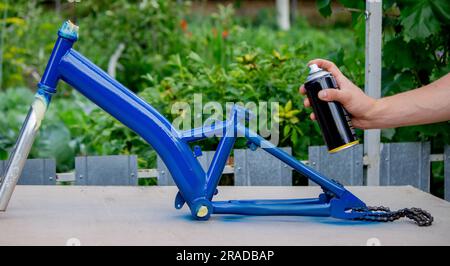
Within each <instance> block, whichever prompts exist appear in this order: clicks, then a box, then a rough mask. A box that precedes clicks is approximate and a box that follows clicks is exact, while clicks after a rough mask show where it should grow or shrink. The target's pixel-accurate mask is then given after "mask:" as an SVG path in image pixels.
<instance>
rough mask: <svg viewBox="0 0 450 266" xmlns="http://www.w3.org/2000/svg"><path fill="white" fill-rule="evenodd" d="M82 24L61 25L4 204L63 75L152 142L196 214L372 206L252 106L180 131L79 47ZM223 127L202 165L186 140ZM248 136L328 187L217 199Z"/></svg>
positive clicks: (344, 211)
mask: <svg viewBox="0 0 450 266" xmlns="http://www.w3.org/2000/svg"><path fill="white" fill-rule="evenodd" d="M77 39H78V27H77V26H75V25H74V24H72V23H71V22H70V21H67V22H65V23H64V24H63V26H62V27H61V29H60V30H59V32H58V38H57V40H56V43H55V46H54V48H53V51H52V55H51V57H50V59H49V62H48V64H47V67H46V69H45V72H44V75H43V77H42V80H41V81H40V83H39V85H38V88H39V90H38V92H37V94H36V100H35V102H34V103H33V106H32V108H31V109H30V113H29V115H28V117H27V119H26V121H25V123H24V125H23V127H22V131H21V134H20V135H19V138H18V140H17V143H16V146H15V152H13V153H12V155H11V157H10V160H9V163H8V165H7V169H6V171H5V173H6V174H5V176H4V178H3V179H2V183H1V187H0V207H1V210H5V209H6V206H7V204H8V202H9V199H10V197H11V195H12V192H13V190H14V186H15V184H16V183H17V180H18V178H19V176H20V173H21V171H22V169H23V166H24V163H25V160H26V158H27V156H28V153H29V151H30V148H31V145H32V143H33V140H34V137H35V134H36V132H37V130H38V128H39V124H40V121H41V120H42V119H43V117H44V114H45V110H46V108H47V106H48V104H49V103H50V100H51V96H52V95H53V94H54V93H55V92H56V87H57V83H58V82H59V80H62V81H65V82H66V83H68V84H69V85H71V86H72V87H73V88H75V89H76V90H78V91H79V92H80V93H81V94H83V95H84V96H85V97H87V98H88V99H89V100H91V101H92V102H94V103H95V104H97V105H98V106H99V107H100V108H102V109H103V110H104V111H106V112H107V113H109V114H110V115H112V116H113V117H115V118H116V119H118V120H119V121H120V122H121V123H123V124H124V125H125V126H127V127H129V128H130V129H132V130H133V131H134V132H135V133H137V134H138V135H140V136H141V137H142V138H143V139H144V140H145V141H147V142H148V143H149V144H150V145H151V146H152V147H153V148H154V149H155V151H156V152H157V153H158V155H159V156H160V157H161V159H162V160H163V161H164V163H165V164H166V166H167V168H168V169H169V171H170V173H171V175H172V177H173V179H174V181H175V184H176V185H177V187H178V189H179V192H178V193H177V196H176V198H175V208H177V209H180V208H182V207H183V205H184V204H185V203H186V204H187V205H188V206H189V208H190V210H191V213H192V215H193V216H194V217H195V218H196V219H199V220H207V219H208V218H209V217H210V215H211V214H214V213H216V214H242V215H310V216H324V217H326V216H331V217H335V218H341V219H355V218H359V217H363V216H364V215H367V214H368V212H363V211H358V212H356V211H352V209H359V210H361V209H364V208H366V205H365V203H364V202H363V201H361V200H360V199H358V198H357V197H356V196H355V195H353V194H352V193H351V192H350V191H348V190H346V189H345V188H344V187H343V186H342V185H340V184H338V183H336V182H334V181H332V180H330V179H328V178H327V177H325V176H323V175H321V174H320V173H318V172H317V171H315V170H313V169H312V168H310V167H308V166H306V165H304V164H302V163H301V162H299V161H298V160H297V159H295V158H294V157H292V156H291V155H289V154H287V153H286V152H284V151H283V150H281V149H279V148H277V147H275V146H274V145H273V144H272V143H270V142H269V141H267V140H265V139H264V138H263V137H261V136H259V135H257V134H256V133H255V132H252V131H251V130H250V129H248V128H246V127H245V123H242V122H240V120H242V115H241V114H242V112H244V115H243V117H244V120H245V119H251V113H247V110H245V109H242V108H239V107H235V108H234V109H233V112H232V115H231V116H230V117H229V118H227V119H226V121H221V122H217V123H215V124H214V125H212V126H210V127H208V128H205V127H202V128H196V129H193V130H189V131H183V132H179V131H177V130H176V129H175V128H173V126H172V124H171V123H170V122H169V121H168V120H167V119H166V118H165V117H164V116H163V115H162V114H160V113H159V112H158V111H157V110H156V109H154V108H153V107H152V106H151V105H150V104H148V103H147V102H145V101H144V100H142V99H141V98H139V97H138V96H136V95H135V94H134V93H133V92H131V91H130V90H128V89H127V88H125V87H124V86H123V85H122V84H120V83H119V82H117V81H116V80H114V79H113V78H112V77H110V76H109V75H108V74H106V73H105V72H104V71H103V70H101V69H100V68H99V67H97V66H96V65H95V64H93V63H92V62H91V61H89V60H88V59H87V58H85V57H84V56H83V55H81V54H80V53H78V52H77V51H75V50H74V49H73V48H72V46H73V44H74V43H75V41H76V40H77ZM218 132H220V133H223V134H224V135H223V136H222V137H221V139H220V141H219V145H218V148H217V150H216V153H215V154H214V157H213V160H212V163H211V165H210V167H209V169H208V170H207V171H206V172H205V171H204V170H203V168H202V167H201V165H200V163H199V162H198V160H197V159H196V158H195V155H194V154H193V151H192V150H191V148H190V146H189V143H190V142H193V141H198V140H202V139H206V138H209V137H212V136H214V135H215V134H212V133H218ZM238 134H240V135H239V136H243V137H245V138H246V139H247V140H248V142H249V143H250V144H251V145H252V147H254V148H255V147H259V148H261V149H263V150H265V151H266V152H268V153H269V154H271V155H272V156H274V157H276V158H278V159H279V160H281V161H283V162H284V163H285V164H287V165H288V166H290V167H291V168H293V169H294V170H295V171H297V172H300V173H301V174H302V175H304V176H306V177H308V178H309V179H311V180H312V181H314V182H315V183H317V184H318V185H319V186H321V187H322V189H323V190H324V193H322V194H320V195H319V196H318V198H313V199H280V200H230V201H213V197H214V195H215V194H217V186H218V184H219V180H220V177H221V175H222V172H223V169H224V167H225V164H226V161H227V158H228V156H229V155H230V153H231V151H232V148H233V146H234V143H235V141H236V138H237V137H238Z"/></svg>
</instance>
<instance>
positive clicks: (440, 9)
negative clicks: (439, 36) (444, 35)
mask: <svg viewBox="0 0 450 266" xmlns="http://www.w3.org/2000/svg"><path fill="white" fill-rule="evenodd" d="M430 5H431V9H432V10H433V13H434V14H435V15H436V17H437V18H438V19H439V20H441V22H442V23H445V24H447V25H448V23H450V1H448V0H435V1H430Z"/></svg>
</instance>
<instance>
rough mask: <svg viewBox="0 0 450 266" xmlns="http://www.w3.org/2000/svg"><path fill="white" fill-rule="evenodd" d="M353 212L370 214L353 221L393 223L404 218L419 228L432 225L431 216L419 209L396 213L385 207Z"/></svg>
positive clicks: (360, 209) (367, 208)
mask: <svg viewBox="0 0 450 266" xmlns="http://www.w3.org/2000/svg"><path fill="white" fill-rule="evenodd" d="M353 211H355V212H367V211H369V212H372V213H368V214H367V215H364V216H362V217H359V218H356V219H355V220H363V221H371V222H393V221H395V220H398V219H400V218H403V217H406V218H409V219H411V220H413V221H414V222H416V223H417V225H419V226H430V225H431V224H432V223H433V220H434V219H433V216H431V214H430V213H429V212H427V211H425V210H422V209H419V208H404V209H400V210H398V211H391V210H390V209H389V208H387V207H383V206H380V207H366V208H357V209H353Z"/></svg>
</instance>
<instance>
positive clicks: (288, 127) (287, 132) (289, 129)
mask: <svg viewBox="0 0 450 266" xmlns="http://www.w3.org/2000/svg"><path fill="white" fill-rule="evenodd" d="M290 131H291V126H290V125H286V126H285V127H284V128H283V135H285V136H287V135H289V132H290Z"/></svg>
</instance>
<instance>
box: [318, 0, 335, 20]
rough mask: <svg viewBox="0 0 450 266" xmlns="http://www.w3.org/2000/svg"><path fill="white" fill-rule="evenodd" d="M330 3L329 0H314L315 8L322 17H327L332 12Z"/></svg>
mask: <svg viewBox="0 0 450 266" xmlns="http://www.w3.org/2000/svg"><path fill="white" fill-rule="evenodd" d="M330 4H331V1H330V0H316V5H317V9H319V12H320V14H321V15H322V16H324V17H329V16H330V15H331V13H332V11H331V5H330Z"/></svg>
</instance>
